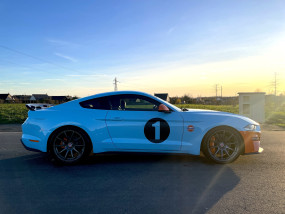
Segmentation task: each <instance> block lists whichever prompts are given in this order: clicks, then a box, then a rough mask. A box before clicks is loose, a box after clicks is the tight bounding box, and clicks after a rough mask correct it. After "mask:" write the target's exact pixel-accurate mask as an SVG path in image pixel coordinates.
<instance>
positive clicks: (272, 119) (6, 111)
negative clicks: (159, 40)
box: [0, 104, 285, 127]
mask: <svg viewBox="0 0 285 214" xmlns="http://www.w3.org/2000/svg"><path fill="white" fill-rule="evenodd" d="M176 106H177V107H179V108H193V109H210V110H216V111H224V112H230V113H235V114H238V112H239V107H238V105H236V106H231V105H201V104H177V105H176ZM27 113H28V109H27V108H26V107H25V104H0V124H8V123H23V122H24V121H25V119H26V118H27V116H28V114H27ZM266 123H267V124H273V125H278V126H282V127H285V105H283V106H280V107H279V108H277V109H276V110H275V111H272V108H271V107H266Z"/></svg>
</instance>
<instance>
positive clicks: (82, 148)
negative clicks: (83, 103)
mask: <svg viewBox="0 0 285 214" xmlns="http://www.w3.org/2000/svg"><path fill="white" fill-rule="evenodd" d="M50 143H51V148H50V152H51V154H52V156H53V157H54V158H55V160H56V161H59V162H61V163H64V164H74V163H78V162H79V161H82V160H83V159H85V158H86V157H87V155H88V154H89V153H90V151H91V142H90V140H89V138H88V136H87V135H86V133H85V132H83V131H82V130H80V129H77V128H74V127H66V128H64V129H61V130H58V131H56V132H55V133H54V134H53V135H52V138H51V142H50Z"/></svg>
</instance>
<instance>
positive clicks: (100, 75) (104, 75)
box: [65, 74, 108, 77]
mask: <svg viewBox="0 0 285 214" xmlns="http://www.w3.org/2000/svg"><path fill="white" fill-rule="evenodd" d="M65 76H67V77H107V76H108V75H106V74H69V75H65Z"/></svg>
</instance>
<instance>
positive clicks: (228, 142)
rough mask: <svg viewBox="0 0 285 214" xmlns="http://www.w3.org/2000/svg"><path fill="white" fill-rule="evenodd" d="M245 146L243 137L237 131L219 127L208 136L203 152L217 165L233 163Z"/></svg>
mask: <svg viewBox="0 0 285 214" xmlns="http://www.w3.org/2000/svg"><path fill="white" fill-rule="evenodd" d="M243 145H244V144H243V140H242V137H241V136H240V134H239V133H238V132H237V131H236V130H235V129H233V128H230V127H217V128H214V129H212V130H210V131H209V132H208V133H207V134H206V136H205V138H204V140H203V142H202V151H203V153H204V155H205V156H206V157H207V158H208V159H210V160H212V161H214V162H216V163H220V164H224V163H231V162H233V161H234V160H236V159H237V158H238V157H239V156H240V154H241V152H242V149H243Z"/></svg>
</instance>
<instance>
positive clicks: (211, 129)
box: [200, 125, 245, 154]
mask: <svg viewBox="0 0 285 214" xmlns="http://www.w3.org/2000/svg"><path fill="white" fill-rule="evenodd" d="M218 128H228V129H232V130H234V131H235V132H236V133H237V134H238V135H239V136H240V139H241V142H242V152H241V154H244V151H245V144H244V138H243V137H242V135H241V133H240V132H239V131H238V130H237V129H236V128H234V127H232V126H228V125H219V126H215V127H212V128H210V129H209V130H207V132H206V133H205V134H204V136H203V138H202V141H201V143H200V151H202V146H203V143H204V141H205V139H206V137H207V135H208V134H209V133H210V132H211V131H213V130H215V129H218Z"/></svg>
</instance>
